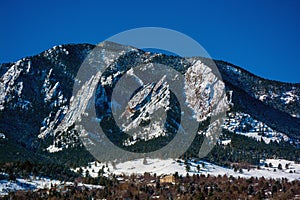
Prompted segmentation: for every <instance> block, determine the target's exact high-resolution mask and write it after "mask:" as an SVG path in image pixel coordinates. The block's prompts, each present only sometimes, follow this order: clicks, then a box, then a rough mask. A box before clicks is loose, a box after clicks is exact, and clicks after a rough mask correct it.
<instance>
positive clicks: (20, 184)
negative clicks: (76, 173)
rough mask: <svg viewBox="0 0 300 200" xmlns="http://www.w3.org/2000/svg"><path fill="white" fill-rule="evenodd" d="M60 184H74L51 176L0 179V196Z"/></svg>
mask: <svg viewBox="0 0 300 200" xmlns="http://www.w3.org/2000/svg"><path fill="white" fill-rule="evenodd" d="M60 185H68V186H70V185H74V183H72V182H62V181H59V180H51V179H49V178H40V177H37V178H36V179H35V180H34V179H33V178H32V177H31V178H29V179H22V178H18V179H16V181H8V180H0V197H1V196H5V195H8V193H9V192H13V191H18V190H37V189H45V188H49V189H50V188H51V186H60ZM78 186H80V187H86V188H103V186H100V185H90V184H82V183H79V184H78Z"/></svg>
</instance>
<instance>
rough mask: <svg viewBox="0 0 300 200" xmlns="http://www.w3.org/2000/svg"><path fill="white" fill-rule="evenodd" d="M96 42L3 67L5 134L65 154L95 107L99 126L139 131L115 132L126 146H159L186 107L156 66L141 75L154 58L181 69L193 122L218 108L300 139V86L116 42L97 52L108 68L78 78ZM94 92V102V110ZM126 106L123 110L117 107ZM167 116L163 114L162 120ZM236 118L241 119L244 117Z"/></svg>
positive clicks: (0, 123)
mask: <svg viewBox="0 0 300 200" xmlns="http://www.w3.org/2000/svg"><path fill="white" fill-rule="evenodd" d="M94 48H95V46H94V45H89V44H79V45H60V46H55V47H53V48H51V49H49V50H47V51H45V52H42V53H41V54H39V55H37V56H33V57H27V58H24V59H22V60H20V61H18V62H15V63H7V64H2V65H1V67H0V76H1V79H0V132H1V133H2V135H4V137H3V138H5V140H9V141H11V142H12V143H13V144H16V145H21V146H22V147H24V148H25V149H27V150H29V151H34V152H36V151H38V152H60V151H64V150H66V149H69V148H74V147H76V146H82V142H81V140H80V139H79V135H80V134H86V131H83V130H82V129H81V128H82V127H79V126H76V123H75V122H76V120H78V119H79V118H81V116H82V115H84V113H86V112H87V109H95V110H96V116H97V120H98V122H99V125H101V123H102V124H103V123H105V124H106V125H107V124H109V125H111V126H106V128H107V130H106V131H107V132H109V131H111V132H116V131H120V132H123V133H124V132H132V133H134V134H131V135H128V134H127V135H125V136H126V137H123V136H124V135H123V136H122V137H118V138H113V139H115V140H117V142H119V143H120V145H123V146H124V147H125V148H127V147H134V146H138V143H139V142H145V141H153V144H155V141H160V140H161V138H165V140H166V141H167V142H168V141H169V140H171V139H172V138H173V137H174V134H176V131H177V130H178V129H180V128H181V127H180V114H182V113H181V111H180V106H179V101H178V99H176V96H175V95H174V94H173V93H172V90H170V88H169V87H170V85H169V84H170V81H169V82H168V81H167V80H166V79H165V77H163V76H160V75H161V73H160V72H159V71H158V70H156V71H153V72H152V73H153V77H160V78H159V79H158V80H157V81H155V82H143V81H141V80H139V79H137V78H136V77H137V76H136V72H135V71H134V66H136V65H144V66H146V67H147V66H148V67H149V66H151V65H152V64H160V65H167V66H170V67H171V68H173V69H175V70H177V71H178V72H179V73H181V74H182V76H183V77H184V79H183V86H184V87H183V88H182V92H183V93H184V94H185V95H186V101H185V104H186V105H187V107H188V108H189V109H191V110H192V112H193V120H196V121H197V122H202V121H205V120H206V119H207V118H209V117H210V116H211V115H212V110H214V109H220V110H221V111H230V112H242V113H245V114H246V115H249V116H251V117H252V118H253V120H256V121H257V123H258V122H261V123H263V124H264V125H265V126H267V127H268V128H269V129H268V130H272V131H273V132H274V131H276V132H278V133H281V134H283V135H284V136H286V137H287V138H289V139H290V140H291V141H296V142H297V141H298V140H299V139H300V101H299V98H300V84H289V83H281V82H277V81H270V80H265V79H262V78H259V77H257V76H255V75H253V74H251V73H249V72H247V71H245V70H243V69H242V68H240V67H237V66H234V65H232V64H230V63H226V62H223V61H216V64H217V67H218V69H219V71H220V73H221V76H222V79H223V81H224V82H222V81H221V80H220V79H219V77H218V75H217V74H214V73H213V72H212V71H211V69H212V68H213V63H212V60H209V59H204V58H180V57H175V56H167V55H163V54H155V53H148V52H144V51H142V50H138V49H135V48H133V47H125V46H120V45H117V44H113V43H105V44H103V45H102V46H100V47H98V48H99V51H97V52H98V54H99V55H96V56H98V57H99V58H100V59H99V63H98V64H99V65H103V66H110V67H109V68H108V70H106V72H105V73H104V74H97V73H95V76H93V77H90V78H88V79H86V80H79V79H78V76H77V75H78V74H77V72H78V70H80V69H79V68H80V66H81V64H82V63H83V62H84V60H85V59H86V58H87V56H88V55H89V53H91V52H92V50H93V49H94ZM124 52H125V53H124ZM94 56H95V55H94ZM124 74H127V75H128V77H129V79H130V80H131V81H132V83H133V84H135V85H136V86H138V89H137V90H135V91H134V93H133V94H126V95H127V96H128V99H127V102H125V100H124V99H111V96H112V91H113V88H114V86H115V84H116V83H117V82H118V81H119V80H120V78H121V77H122V76H123V75H124ZM203 74H205V76H202V75H203ZM224 83H225V85H224ZM123 87H124V86H123ZM74 88H76V90H75V91H76V94H77V95H76V96H74ZM124 91H125V90H124ZM223 91H225V93H224V92H223ZM93 93H95V97H96V99H95V102H94V103H95V108H89V106H88V105H89V101H91V100H93V99H91V98H92V97H93V95H92V94H93ZM223 93H224V94H223ZM124 95H125V94H124ZM126 95H125V96H126ZM222 95H224V96H222ZM124 104H126V106H125V108H126V109H125V110H124V109H123V110H122V109H118V108H119V107H120V105H124ZM121 107H122V106H121ZM122 108H123V107H122ZM159 111H162V112H159ZM157 113H162V114H161V115H159V116H158V115H157ZM113 114H117V115H118V117H119V118H120V119H118V120H119V121H118V123H120V124H118V125H120V127H121V128H119V129H118V130H117V129H113V128H112V127H113V126H115V124H110V123H111V117H112V116H113ZM163 114H165V116H164V115H163ZM230 117H231V118H232V116H228V119H230ZM162 118H164V119H166V120H165V121H164V120H157V119H162ZM237 120H238V121H239V124H244V123H242V122H241V121H242V120H244V118H241V119H237ZM162 122H164V123H162ZM255 126H256V125H255ZM228 127H229V126H227V128H228ZM234 127H235V126H234ZM253 128H255V127H253ZM104 129H105V128H104ZM235 129H236V127H235V128H234V130H235ZM237 129H238V128H237ZM204 130H205V129H203V130H199V133H200V132H202V131H204ZM232 131H233V130H232ZM248 131H249V130H248ZM0 140H1V138H0ZM2 140H3V139H2ZM3 148H4V147H3ZM42 154H43V153H42Z"/></svg>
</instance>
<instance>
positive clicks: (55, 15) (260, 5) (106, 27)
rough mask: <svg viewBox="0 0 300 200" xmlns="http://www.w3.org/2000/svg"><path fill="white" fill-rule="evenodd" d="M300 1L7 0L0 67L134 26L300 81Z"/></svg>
mask: <svg viewBox="0 0 300 200" xmlns="http://www.w3.org/2000/svg"><path fill="white" fill-rule="evenodd" d="M299 10H300V1H298V0H286V1H283V0H282V1H275V0H274V1H267V0H263V1H259V0H258V1H253V0H251V1H250V0H249V1H247V0H241V1H231V0H224V1H203V2H202V1H197V0H195V1H188V0H184V1H175V0H173V1H163V0H160V1H154V0H146V1H141V0H140V1H130V0H127V1H113V0H112V1H100V0H99V1H75V0H73V1H61V2H60V1H57V0H52V1H47V2H46V1H30V0H29V1H21V0H20V1H13V0H2V1H1V3H0V27H1V29H0V63H3V62H9V61H16V60H18V59H20V58H22V57H25V56H30V55H35V54H38V53H40V52H41V51H44V50H46V49H49V48H51V47H52V46H54V45H58V44H66V43H93V44H97V43H99V42H101V41H103V40H105V39H106V38H108V37H110V36H112V35H114V34H117V33H119V32H121V31H125V30H128V29H132V28H138V27H145V26H154V27H164V28H170V29H174V30H177V31H180V32H182V33H185V34H187V35H188V36H190V37H192V38H194V39H195V40H196V41H198V42H199V43H200V44H201V45H202V46H203V47H204V48H205V49H206V50H207V52H208V53H209V54H210V55H211V57H213V58H215V59H221V60H226V61H228V62H231V63H233V64H236V65H239V66H241V67H243V68H245V69H247V70H249V71H251V72H253V73H254V74H257V75H259V76H262V77H265V78H268V79H273V80H280V81H286V82H300V66H299V59H300V49H299V48H300V38H299V37H300V14H299V13H300V12H299Z"/></svg>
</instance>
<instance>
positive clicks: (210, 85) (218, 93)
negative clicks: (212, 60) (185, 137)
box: [185, 60, 228, 122]
mask: <svg viewBox="0 0 300 200" xmlns="http://www.w3.org/2000/svg"><path fill="white" fill-rule="evenodd" d="M224 88H225V85H224V83H223V82H222V81H221V80H220V79H218V77H216V76H215V75H214V73H213V72H212V69H211V68H209V67H208V66H206V65H204V64H203V63H202V62H201V61H199V60H196V61H194V63H193V64H192V66H191V67H190V68H189V69H188V70H187V72H186V74H185V91H186V98H187V104H188V106H189V107H190V108H191V109H192V110H193V111H194V118H195V119H197V121H199V122H200V121H203V120H205V119H207V118H208V117H209V116H211V114H212V112H211V111H212V110H213V107H214V106H216V105H218V109H221V110H218V111H225V110H227V109H228V104H227V101H226V96H225V95H224ZM222 99H224V101H223V102H222ZM220 102H222V103H221V104H219V103H220Z"/></svg>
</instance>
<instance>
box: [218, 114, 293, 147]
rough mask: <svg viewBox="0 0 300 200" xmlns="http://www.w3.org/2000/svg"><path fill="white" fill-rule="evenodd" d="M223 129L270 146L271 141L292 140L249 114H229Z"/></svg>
mask: <svg viewBox="0 0 300 200" xmlns="http://www.w3.org/2000/svg"><path fill="white" fill-rule="evenodd" d="M222 127H223V128H224V129H226V130H228V131H230V132H233V133H236V134H241V135H245V136H247V137H251V138H255V139H256V140H257V141H263V142H265V143H266V144H269V143H270V141H273V142H275V141H276V142H278V143H279V142H281V141H282V140H283V141H289V142H292V140H291V139H290V138H289V137H288V136H287V135H285V134H283V133H280V132H277V131H275V130H273V129H272V128H270V127H268V126H267V125H266V124H264V123H263V122H260V121H258V120H256V119H253V118H252V117H251V116H250V115H249V114H245V113H241V112H229V113H228V115H227V118H226V120H225V122H224V124H223V125H222Z"/></svg>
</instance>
